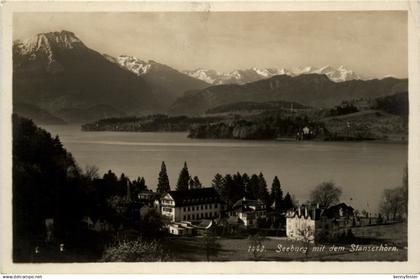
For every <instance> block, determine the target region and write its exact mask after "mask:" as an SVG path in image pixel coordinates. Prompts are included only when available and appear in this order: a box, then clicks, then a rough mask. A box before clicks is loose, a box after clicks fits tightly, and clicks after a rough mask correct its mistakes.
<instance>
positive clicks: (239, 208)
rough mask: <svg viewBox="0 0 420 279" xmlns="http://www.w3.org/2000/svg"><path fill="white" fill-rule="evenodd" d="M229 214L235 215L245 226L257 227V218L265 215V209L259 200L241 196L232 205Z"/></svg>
mask: <svg viewBox="0 0 420 279" xmlns="http://www.w3.org/2000/svg"><path fill="white" fill-rule="evenodd" d="M230 216H236V217H237V218H238V219H239V220H240V221H242V223H243V224H244V226H246V227H257V226H258V222H257V221H258V219H265V218H266V217H267V209H266V207H265V204H264V203H263V202H262V201H261V200H250V199H246V198H243V199H240V200H238V201H237V202H235V204H234V205H233V206H232V211H231V213H230Z"/></svg>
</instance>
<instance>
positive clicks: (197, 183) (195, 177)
mask: <svg viewBox="0 0 420 279" xmlns="http://www.w3.org/2000/svg"><path fill="white" fill-rule="evenodd" d="M193 183H194V188H195V189H199V188H202V187H203V185H202V184H201V182H200V179H198V176H194V178H193Z"/></svg>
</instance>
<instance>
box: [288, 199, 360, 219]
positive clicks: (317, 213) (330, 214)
mask: <svg viewBox="0 0 420 279" xmlns="http://www.w3.org/2000/svg"><path fill="white" fill-rule="evenodd" d="M306 208H307V214H308V215H306V216H305V206H301V208H300V214H299V210H298V209H292V210H290V211H288V212H287V213H286V218H294V217H298V218H305V219H308V218H311V219H312V220H319V219H320V218H321V216H325V217H327V218H328V219H332V218H340V217H343V216H344V217H348V216H353V207H351V206H348V205H346V204H345V203H340V204H337V205H334V206H331V207H329V208H328V209H325V210H322V209H319V208H314V207H309V208H308V207H306ZM340 211H341V213H340Z"/></svg>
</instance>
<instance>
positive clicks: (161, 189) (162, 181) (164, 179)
mask: <svg viewBox="0 0 420 279" xmlns="http://www.w3.org/2000/svg"><path fill="white" fill-rule="evenodd" d="M156 191H157V192H158V193H159V194H163V193H167V192H169V191H171V186H170V185H169V178H168V174H167V172H166V165H165V162H162V165H161V167H160V172H159V177H158V185H157V189H156Z"/></svg>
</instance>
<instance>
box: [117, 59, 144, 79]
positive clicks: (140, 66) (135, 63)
mask: <svg viewBox="0 0 420 279" xmlns="http://www.w3.org/2000/svg"><path fill="white" fill-rule="evenodd" d="M116 61H117V63H118V64H120V65H121V66H122V67H124V68H126V69H127V70H129V71H131V72H133V73H135V74H136V75H138V76H141V75H144V74H147V73H148V72H149V70H150V68H151V67H152V62H151V61H149V62H145V61H143V60H140V59H138V58H137V57H134V56H129V55H120V56H118V57H117V58H116Z"/></svg>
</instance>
